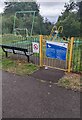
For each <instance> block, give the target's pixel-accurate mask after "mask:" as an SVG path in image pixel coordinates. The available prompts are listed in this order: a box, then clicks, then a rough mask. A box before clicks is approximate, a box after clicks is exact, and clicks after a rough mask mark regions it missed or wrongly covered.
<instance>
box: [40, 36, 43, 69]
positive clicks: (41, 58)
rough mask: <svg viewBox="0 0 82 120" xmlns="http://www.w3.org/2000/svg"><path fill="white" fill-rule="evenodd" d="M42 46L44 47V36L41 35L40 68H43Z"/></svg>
mask: <svg viewBox="0 0 82 120" xmlns="http://www.w3.org/2000/svg"><path fill="white" fill-rule="evenodd" d="M42 45H43V35H40V67H42V66H43V51H42Z"/></svg>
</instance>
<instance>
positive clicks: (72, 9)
mask: <svg viewBox="0 0 82 120" xmlns="http://www.w3.org/2000/svg"><path fill="white" fill-rule="evenodd" d="M64 7H65V11H64V12H63V13H62V15H61V16H59V18H58V22H57V26H60V25H62V26H63V28H64V30H63V34H64V36H67V37H71V36H80V25H81V21H80V20H79V18H80V17H79V16H78V12H79V9H78V8H79V7H78V5H77V3H74V2H72V3H68V4H65V6H64Z"/></svg>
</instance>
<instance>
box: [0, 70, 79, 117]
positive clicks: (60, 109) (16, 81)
mask: <svg viewBox="0 0 82 120" xmlns="http://www.w3.org/2000/svg"><path fill="white" fill-rule="evenodd" d="M2 117H3V118H80V93H79V92H74V91H72V90H66V89H65V88H62V87H58V86H57V85H56V84H53V83H49V82H44V81H40V80H37V79H36V78H34V77H32V76H20V75H16V74H12V73H8V72H4V71H3V72H2Z"/></svg>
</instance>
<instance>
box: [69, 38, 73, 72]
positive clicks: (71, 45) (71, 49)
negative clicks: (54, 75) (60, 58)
mask: <svg viewBox="0 0 82 120" xmlns="http://www.w3.org/2000/svg"><path fill="white" fill-rule="evenodd" d="M73 43H74V37H72V38H71V44H70V55H69V63H68V72H71V63H72V52H73Z"/></svg>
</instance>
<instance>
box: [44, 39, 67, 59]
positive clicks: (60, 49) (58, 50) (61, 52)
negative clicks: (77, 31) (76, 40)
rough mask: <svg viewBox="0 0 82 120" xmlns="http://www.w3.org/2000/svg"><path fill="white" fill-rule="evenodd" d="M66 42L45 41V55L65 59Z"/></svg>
mask: <svg viewBox="0 0 82 120" xmlns="http://www.w3.org/2000/svg"><path fill="white" fill-rule="evenodd" d="M66 52H67V44H66V43H59V42H49V41H47V42H46V56H47V57H50V58H56V59H59V60H66Z"/></svg>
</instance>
